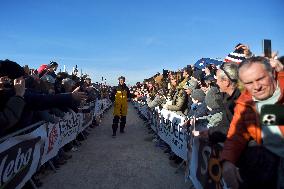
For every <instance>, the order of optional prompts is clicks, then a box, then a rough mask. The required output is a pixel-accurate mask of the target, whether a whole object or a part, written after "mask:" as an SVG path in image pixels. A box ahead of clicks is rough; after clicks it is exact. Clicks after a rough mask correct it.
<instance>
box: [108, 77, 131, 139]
mask: <svg viewBox="0 0 284 189" xmlns="http://www.w3.org/2000/svg"><path fill="white" fill-rule="evenodd" d="M118 80H119V84H118V86H116V87H114V88H113V90H112V93H111V100H112V101H113V102H114V111H113V116H114V118H113V124H112V132H113V133H112V136H113V137H115V136H116V131H117V128H118V122H119V119H120V133H124V128H125V124H126V115H127V100H128V98H130V92H129V89H128V87H127V86H126V84H125V77H123V76H120V77H119V78H118Z"/></svg>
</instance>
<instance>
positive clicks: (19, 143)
mask: <svg viewBox="0 0 284 189" xmlns="http://www.w3.org/2000/svg"><path fill="white" fill-rule="evenodd" d="M100 104H104V106H105V107H104V109H103V111H104V110H105V109H106V108H108V107H109V106H110V105H111V103H110V102H109V101H108V100H106V101H105V102H104V103H103V102H101V103H100ZM92 115H93V114H92V113H75V112H73V111H70V112H68V113H66V114H65V116H64V117H63V118H62V119H61V120H60V121H59V122H58V123H56V124H52V123H42V125H37V127H36V129H35V130H34V131H32V132H30V133H28V134H23V135H19V136H14V137H10V138H8V139H6V140H5V141H3V142H2V143H1V144H0V189H4V188H5V189H6V188H13V189H14V188H22V187H23V186H24V184H25V183H26V182H27V181H28V180H30V179H31V177H32V175H33V174H34V173H35V172H36V171H37V169H38V168H39V166H41V165H43V164H44V163H46V162H47V161H48V160H50V159H51V158H53V157H55V156H56V155H57V153H58V151H59V149H60V148H61V147H63V146H64V145H65V144H67V143H69V142H71V141H73V140H74V139H75V138H76V137H77V135H78V134H79V133H80V132H82V131H83V130H84V129H85V128H86V127H87V126H89V125H90V124H91V122H92V119H93V116H92Z"/></svg>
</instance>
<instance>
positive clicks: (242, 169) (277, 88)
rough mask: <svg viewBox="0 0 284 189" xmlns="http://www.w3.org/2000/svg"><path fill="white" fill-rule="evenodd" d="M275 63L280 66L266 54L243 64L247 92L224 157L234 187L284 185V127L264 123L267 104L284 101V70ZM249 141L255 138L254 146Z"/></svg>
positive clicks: (241, 72)
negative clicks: (264, 110)
mask: <svg viewBox="0 0 284 189" xmlns="http://www.w3.org/2000/svg"><path fill="white" fill-rule="evenodd" d="M275 65H279V63H278V62H276V60H272V59H271V60H270V61H269V60H268V59H266V58H263V57H252V58H249V59H247V60H245V61H244V62H242V63H241V64H240V65H239V70H238V74H239V78H240V80H241V81H242V83H243V84H244V87H245V91H244V92H243V93H242V94H241V96H240V97H239V98H238V100H237V101H236V106H235V110H234V116H233V119H232V122H231V124H230V128H229V131H228V135H227V140H226V142H225V144H224V149H223V152H222V156H221V157H222V165H223V177H224V179H225V181H226V183H227V184H228V185H229V186H230V187H231V188H239V187H240V188H277V185H278V187H279V186H280V185H281V184H282V185H283V177H282V178H280V177H281V175H282V174H283V172H284V168H283V167H284V166H283V163H284V161H283V159H284V148H283V146H284V126H281V125H275V126H263V125H261V123H260V111H261V107H262V106H263V105H266V104H283V103H284V96H283V95H284V72H283V69H282V71H281V69H279V68H278V67H277V66H275ZM276 70H277V71H278V72H276ZM249 141H250V143H251V142H252V141H255V142H254V143H252V144H254V145H253V147H252V146H251V147H247V144H248V142H249ZM249 146H250V145H249ZM236 165H238V167H239V171H238V169H237V167H236ZM282 176H283V175H282ZM282 185H281V187H283V186H282ZM281 187H280V188H281Z"/></svg>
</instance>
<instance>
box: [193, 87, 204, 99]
mask: <svg viewBox="0 0 284 189" xmlns="http://www.w3.org/2000/svg"><path fill="white" fill-rule="evenodd" d="M190 96H191V98H193V99H195V100H197V101H198V102H203V101H204V98H205V93H204V91H202V90H201V89H194V90H193V91H192V93H191V95H190Z"/></svg>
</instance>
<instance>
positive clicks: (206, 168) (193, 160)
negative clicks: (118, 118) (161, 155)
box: [134, 102, 227, 189]
mask: <svg viewBox="0 0 284 189" xmlns="http://www.w3.org/2000/svg"><path fill="white" fill-rule="evenodd" d="M134 106H135V107H136V108H137V109H138V111H139V112H140V114H141V115H142V116H143V117H144V118H145V119H147V120H148V121H149V122H150V124H151V128H152V130H153V131H155V133H156V134H157V135H158V136H159V138H160V139H161V140H163V141H164V142H165V143H167V144H168V145H169V146H170V148H171V150H172V151H173V152H174V153H175V154H176V155H177V156H179V157H180V158H182V159H183V160H184V161H185V162H186V172H185V177H186V179H187V180H190V181H191V182H192V183H193V185H194V187H195V188H196V189H203V188H206V189H221V188H223V189H227V186H226V184H225V182H224V180H223V179H222V174H221V173H222V170H221V166H220V163H219V158H220V152H221V150H222V145H219V144H218V145H212V144H210V143H209V142H208V141H207V140H206V139H202V138H199V137H193V136H192V135H191V134H190V133H188V132H187V131H186V130H185V129H183V127H182V126H183V124H184V123H185V122H186V117H183V116H181V115H178V114H177V113H175V112H171V111H168V110H165V109H161V110H160V109H159V108H157V107H156V108H155V110H150V109H149V108H148V106H147V104H145V103H143V102H142V103H141V102H140V103H138V102H134ZM192 137H193V138H192Z"/></svg>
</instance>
